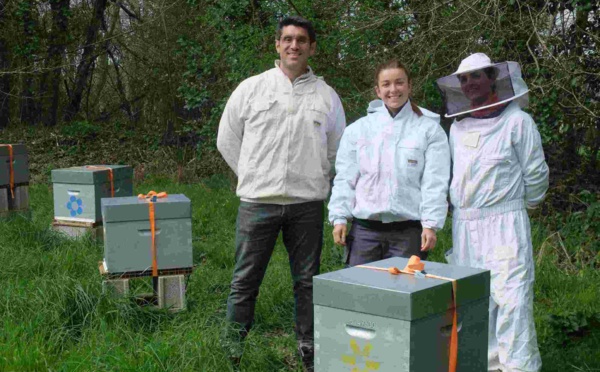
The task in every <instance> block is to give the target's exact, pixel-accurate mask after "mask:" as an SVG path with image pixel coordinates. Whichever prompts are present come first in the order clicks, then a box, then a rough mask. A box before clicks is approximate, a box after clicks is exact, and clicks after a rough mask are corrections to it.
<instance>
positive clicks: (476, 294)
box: [313, 257, 490, 372]
mask: <svg viewBox="0 0 600 372" xmlns="http://www.w3.org/2000/svg"><path fill="white" fill-rule="evenodd" d="M407 262H408V259H405V258H399V257H394V258H389V259H386V260H382V261H377V262H373V263H370V264H369V266H377V267H382V268H389V267H391V266H394V267H397V268H399V269H403V268H404V267H405V266H406V263H407ZM424 263H425V271H426V272H427V273H429V274H434V275H439V276H443V277H447V278H453V279H457V298H456V302H457V315H458V323H457V325H458V359H457V369H456V370H457V371H487V351H488V347H487V340H488V304H489V292H490V291H489V287H490V274H489V271H485V270H479V269H473V268H467V267H458V266H450V265H446V264H440V263H435V262H428V261H424ZM313 288H314V292H313V296H314V308H315V335H314V336H315V368H316V369H315V370H316V371H320V372H325V371H327V372H338V371H339V372H342V371H344V372H347V371H350V370H358V371H371V370H373V371H375V370H376V371H410V372H432V371H436V372H441V371H448V362H449V345H450V335H451V330H452V316H453V310H452V290H451V288H452V284H451V282H449V281H445V280H440V279H432V278H423V277H415V276H413V275H407V274H400V275H392V274H390V273H388V272H386V271H377V270H372V269H366V268H358V267H352V268H348V269H343V270H339V271H335V272H331V273H327V274H323V275H318V276H315V277H314V278H313ZM354 368H355V369H354Z"/></svg>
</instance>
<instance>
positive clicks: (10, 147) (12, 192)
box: [0, 145, 15, 199]
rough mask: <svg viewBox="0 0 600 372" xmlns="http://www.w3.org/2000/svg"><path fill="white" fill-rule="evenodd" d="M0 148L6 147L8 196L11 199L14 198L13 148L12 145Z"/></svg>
mask: <svg viewBox="0 0 600 372" xmlns="http://www.w3.org/2000/svg"><path fill="white" fill-rule="evenodd" d="M0 147H8V162H9V163H10V166H9V169H10V170H9V174H10V176H9V181H8V182H9V184H10V196H11V198H12V199H14V198H15V191H14V190H15V168H14V166H13V157H14V156H13V147H12V145H0Z"/></svg>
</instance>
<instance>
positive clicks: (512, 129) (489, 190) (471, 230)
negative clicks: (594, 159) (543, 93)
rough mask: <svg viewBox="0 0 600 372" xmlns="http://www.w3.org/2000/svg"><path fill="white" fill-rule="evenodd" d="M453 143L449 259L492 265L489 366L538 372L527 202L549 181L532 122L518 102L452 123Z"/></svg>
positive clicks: (531, 203)
mask: <svg viewBox="0 0 600 372" xmlns="http://www.w3.org/2000/svg"><path fill="white" fill-rule="evenodd" d="M450 149H451V152H452V159H453V161H454V165H453V179H452V184H451V186H450V199H451V202H452V205H453V206H454V214H453V222H452V240H453V244H454V248H453V251H452V253H450V254H449V255H448V256H447V259H448V262H450V263H452V264H456V265H459V266H470V267H476V268H482V269H487V270H490V271H491V298H490V323H489V327H490V328H489V353H488V356H489V366H488V369H489V370H494V371H495V370H497V369H501V370H502V371H503V372H511V371H539V370H540V368H541V359H540V354H539V350H538V345H537V337H536V332H535V325H534V319H533V283H534V260H533V252H532V245H531V228H530V225H529V218H528V216H527V211H526V209H525V207H530V208H532V207H535V206H536V205H537V204H538V203H540V202H541V201H542V199H543V198H544V194H545V192H546V190H547V188H548V166H547V165H546V162H545V161H544V152H543V150H542V142H541V138H540V135H539V133H538V131H537V128H536V125H535V123H534V121H533V119H532V118H531V117H530V116H529V115H528V114H527V113H525V112H524V111H522V110H521V109H520V108H519V106H518V104H517V102H516V101H515V102H512V103H510V104H509V106H508V107H507V108H506V109H505V110H504V111H503V112H502V114H501V115H500V116H498V117H494V118H488V119H475V118H465V119H463V120H460V121H457V122H455V123H454V124H453V125H452V127H451V129H450Z"/></svg>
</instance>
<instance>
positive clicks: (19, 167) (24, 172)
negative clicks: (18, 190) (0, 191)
mask: <svg viewBox="0 0 600 372" xmlns="http://www.w3.org/2000/svg"><path fill="white" fill-rule="evenodd" d="M13 170H14V172H15V173H14V174H15V175H14V177H15V179H14V181H15V184H22V183H27V182H29V158H28V155H27V147H25V145H13ZM9 184H10V156H9V151H8V147H0V187H1V186H5V185H9Z"/></svg>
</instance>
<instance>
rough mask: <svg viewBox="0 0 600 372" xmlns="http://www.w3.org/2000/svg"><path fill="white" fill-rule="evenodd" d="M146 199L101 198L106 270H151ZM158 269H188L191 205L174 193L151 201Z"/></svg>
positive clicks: (184, 197) (191, 264)
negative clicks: (152, 203)
mask: <svg viewBox="0 0 600 372" xmlns="http://www.w3.org/2000/svg"><path fill="white" fill-rule="evenodd" d="M148 204H149V203H148V202H147V201H146V200H144V199H139V198H137V197H128V198H107V199H102V220H103V223H104V225H103V228H104V266H105V269H106V271H107V272H108V273H111V274H114V273H131V272H147V273H148V274H151V272H152V249H151V247H152V234H151V230H150V218H149V207H148ZM154 208H155V210H154V214H155V216H154V221H155V229H156V232H155V240H156V261H157V263H158V269H159V270H173V269H181V268H191V267H192V266H193V259H192V206H191V202H190V199H188V198H187V197H186V196H185V195H181V194H174V195H169V196H168V197H166V198H162V199H157V200H156V202H155V203H154Z"/></svg>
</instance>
